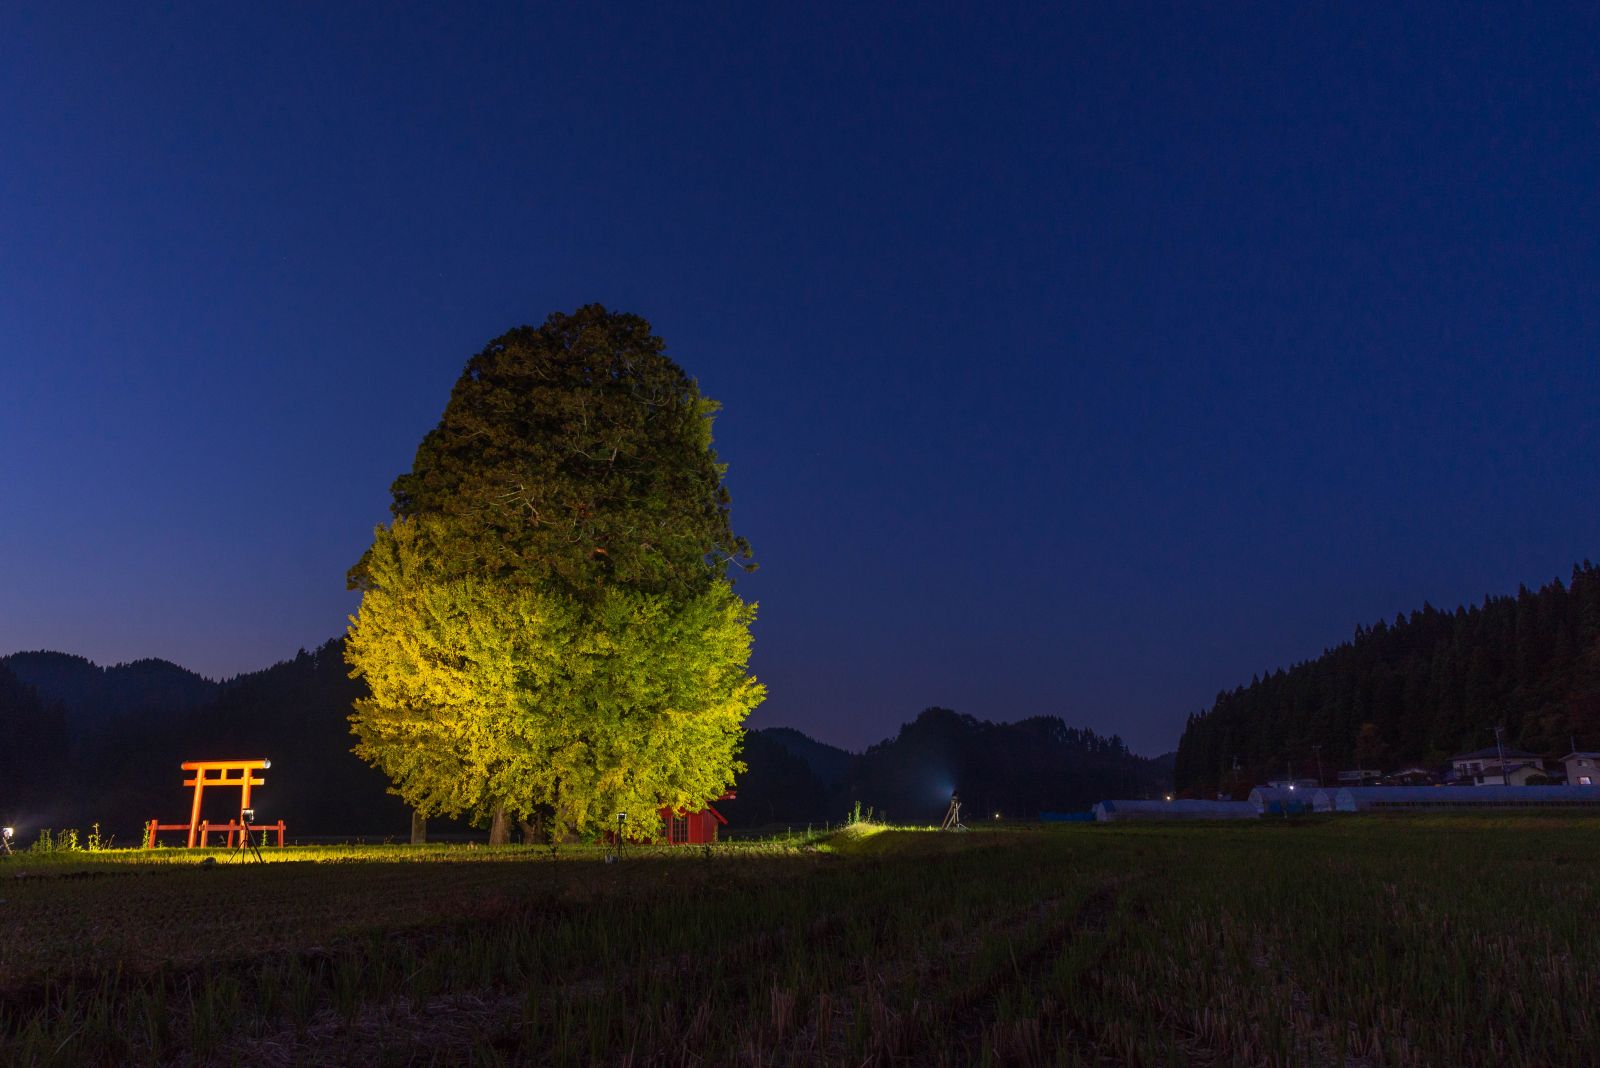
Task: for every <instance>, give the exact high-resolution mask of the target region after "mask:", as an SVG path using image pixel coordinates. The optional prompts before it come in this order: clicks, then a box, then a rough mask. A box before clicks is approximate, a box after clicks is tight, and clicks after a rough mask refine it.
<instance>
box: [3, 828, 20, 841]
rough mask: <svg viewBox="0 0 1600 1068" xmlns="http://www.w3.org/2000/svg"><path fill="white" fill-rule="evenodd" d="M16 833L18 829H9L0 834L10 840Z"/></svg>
mask: <svg viewBox="0 0 1600 1068" xmlns="http://www.w3.org/2000/svg"><path fill="white" fill-rule="evenodd" d="M16 833H17V829H16V828H15V827H7V828H6V829H5V830H4V831H0V834H4V835H5V836H6V837H7V838H10V837H11V836H12V835H14V834H16Z"/></svg>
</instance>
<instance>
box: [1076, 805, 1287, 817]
mask: <svg viewBox="0 0 1600 1068" xmlns="http://www.w3.org/2000/svg"><path fill="white" fill-rule="evenodd" d="M1258 815H1259V813H1257V812H1256V809H1255V806H1254V805H1252V804H1251V803H1250V802H1248V801H1101V802H1100V803H1099V804H1097V805H1095V806H1094V818H1095V819H1097V820H1253V819H1255V818H1256V817H1257V816H1258Z"/></svg>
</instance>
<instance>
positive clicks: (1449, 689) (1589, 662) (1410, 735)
mask: <svg viewBox="0 0 1600 1068" xmlns="http://www.w3.org/2000/svg"><path fill="white" fill-rule="evenodd" d="M1496 726H1502V727H1504V728H1505V744H1506V746H1507V747H1514V748H1518V749H1525V750H1528V751H1531V752H1535V753H1542V754H1545V755H1548V756H1559V755H1561V754H1562V753H1565V752H1566V751H1567V748H1568V746H1569V745H1571V744H1572V741H1573V740H1574V739H1575V740H1576V741H1577V743H1578V745H1579V747H1580V748H1581V747H1585V746H1586V747H1588V748H1591V749H1593V748H1600V568H1596V567H1595V566H1594V565H1592V564H1590V563H1589V562H1588V561H1585V562H1584V563H1583V565H1582V566H1580V567H1576V568H1574V569H1573V572H1572V580H1571V582H1570V583H1566V584H1563V583H1562V582H1561V581H1559V580H1557V581H1555V582H1552V583H1550V584H1549V585H1547V586H1544V587H1542V588H1541V589H1539V590H1538V591H1530V590H1529V589H1527V588H1526V587H1524V588H1522V589H1521V590H1520V591H1519V592H1518V593H1517V595H1516V596H1514V597H1489V598H1486V599H1485V600H1484V602H1483V604H1482V605H1479V606H1475V607H1472V608H1465V607H1463V608H1457V609H1455V610H1454V611H1441V610H1439V609H1436V608H1434V607H1432V606H1431V605H1426V604H1425V605H1424V606H1423V607H1422V609H1421V610H1420V611H1416V612H1412V613H1411V614H1410V615H1409V616H1399V617H1396V619H1395V621H1394V622H1393V623H1384V622H1382V621H1380V622H1378V623H1377V624H1376V625H1374V626H1372V627H1360V628H1357V630H1356V635H1355V638H1354V640H1352V641H1349V642H1345V643H1344V644H1342V645H1340V646H1338V647H1337V648H1334V649H1330V650H1328V651H1327V652H1325V653H1323V655H1322V656H1320V657H1318V658H1317V659H1315V660H1311V661H1308V662H1306V663H1303V664H1298V665H1296V666H1294V667H1292V668H1290V669H1289V670H1287V671H1284V670H1282V669H1279V670H1277V671H1274V672H1272V673H1270V674H1269V675H1267V676H1266V677H1264V678H1262V677H1257V678H1256V679H1254V680H1252V681H1251V683H1250V685H1249V686H1241V687H1239V688H1238V689H1236V690H1233V691H1232V692H1228V693H1222V694H1218V695H1217V700H1216V703H1215V704H1214V705H1213V706H1212V707H1211V709H1210V710H1209V711H1206V712H1203V713H1200V714H1198V715H1195V716H1191V717H1190V718H1189V722H1188V726H1187V727H1186V729H1185V730H1184V733H1183V738H1182V740H1181V741H1180V742H1179V744H1178V757H1177V765H1176V768H1175V777H1176V780H1177V785H1178V787H1179V788H1180V789H1182V790H1185V791H1186V792H1191V793H1196V794H1201V795H1204V794H1208V793H1210V792H1211V791H1212V790H1216V789H1223V790H1231V789H1233V788H1234V787H1235V785H1236V784H1237V785H1240V786H1243V787H1245V788H1247V787H1248V785H1249V784H1250V783H1253V782H1257V781H1260V780H1261V779H1263V778H1265V777H1267V776H1268V775H1281V774H1283V773H1284V771H1285V769H1286V768H1290V767H1292V768H1293V770H1294V772H1295V774H1297V775H1313V774H1314V768H1315V766H1316V764H1315V756H1316V753H1317V751H1316V750H1314V749H1313V747H1314V746H1320V747H1321V750H1320V755H1321V759H1322V765H1323V768H1324V769H1325V771H1326V772H1327V774H1328V775H1329V776H1330V777H1331V776H1332V775H1333V773H1334V771H1335V770H1341V769H1348V768H1354V767H1357V766H1363V767H1367V768H1377V769H1380V770H1385V769H1392V768H1395V767H1397V766H1400V765H1405V764H1413V763H1415V764H1421V765H1424V766H1427V767H1430V768H1434V767H1438V766H1439V765H1441V764H1443V763H1445V762H1447V761H1448V759H1449V757H1450V756H1451V755H1452V754H1454V753H1457V752H1462V751H1465V750H1472V749H1480V748H1484V747H1487V746H1490V745H1493V744H1494V733H1493V728H1495V727H1496ZM1236 759H1237V761H1238V763H1239V767H1240V770H1239V773H1238V774H1237V775H1235V773H1234V771H1233V762H1234V761H1235V760H1236Z"/></svg>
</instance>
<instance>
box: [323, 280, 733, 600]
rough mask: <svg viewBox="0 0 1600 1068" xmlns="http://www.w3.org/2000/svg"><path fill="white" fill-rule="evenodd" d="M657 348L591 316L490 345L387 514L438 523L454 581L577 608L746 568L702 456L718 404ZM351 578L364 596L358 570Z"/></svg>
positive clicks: (363, 571) (650, 337)
mask: <svg viewBox="0 0 1600 1068" xmlns="http://www.w3.org/2000/svg"><path fill="white" fill-rule="evenodd" d="M664 349H665V345H664V343H663V342H662V340H661V339H660V338H659V337H657V336H656V335H654V334H652V333H651V332H650V324H649V323H648V322H646V321H645V320H644V319H641V318H640V317H639V316H636V315H626V314H619V313H615V312H609V311H607V310H606V309H605V308H603V307H601V306H599V305H593V304H592V305H588V306H586V307H583V308H579V309H578V310H577V311H576V312H574V313H572V314H571V315H565V314H560V313H557V314H554V315H551V316H550V317H549V318H548V319H547V320H545V322H544V325H542V326H539V327H526V326H525V327H520V328H518V329H516V330H512V331H511V332H509V333H507V334H505V335H503V336H501V337H499V338H496V339H495V340H494V341H492V342H490V343H489V345H488V347H486V348H485V349H484V350H483V351H482V352H480V353H478V355H476V356H474V357H472V359H471V360H469V361H468V362H467V366H466V370H465V371H463V372H462V375H461V377H460V379H458V380H457V382H456V385H455V389H454V390H453V391H452V393H451V395H450V402H449V404H448V405H447V406H446V407H445V411H444V416H443V417H442V418H441V419H440V421H439V425H438V426H437V427H435V428H434V429H433V430H432V431H430V432H429V433H428V435H427V436H426V437H425V438H423V440H422V444H421V445H420V446H419V447H418V449H417V455H416V459H415V461H414V462H413V464H412V468H411V470H410V472H408V473H407V474H404V475H401V476H400V477H399V478H398V479H396V480H395V483H394V486H393V492H394V504H393V512H394V514H395V515H396V516H397V517H409V516H416V515H438V516H442V517H445V518H447V519H448V521H449V526H450V528H451V536H450V537H449V539H448V541H447V543H446V545H445V547H444V555H443V556H442V557H441V559H440V560H439V561H438V564H439V566H440V568H441V569H442V570H444V571H446V572H448V573H453V574H475V575H478V576H480V577H486V576H494V577H496V578H498V579H501V580H504V581H508V582H511V583H513V584H517V585H527V584H536V585H541V586H543V587H545V588H546V589H553V588H557V587H559V588H563V589H565V590H566V591H568V592H570V593H572V594H573V595H575V596H578V597H580V598H584V599H588V598H590V597H593V596H594V595H595V594H596V593H597V591H598V590H600V589H601V588H602V587H604V586H607V585H611V584H615V583H620V584H622V585H625V586H628V587H630V588H632V589H635V590H639V591H643V592H656V591H659V592H668V591H674V592H680V593H692V592H698V591H700V590H703V589H705V588H706V586H707V585H708V584H709V583H710V582H711V581H713V580H714V579H715V578H717V577H718V576H720V575H721V574H722V573H723V569H724V568H725V567H726V565H727V564H728V563H729V562H730V561H733V562H738V563H740V564H741V565H742V566H746V567H753V566H754V565H753V564H750V563H749V560H750V555H751V554H750V547H749V545H748V544H747V543H746V542H745V541H744V539H742V538H739V537H736V536H735V535H734V533H733V531H732V528H731V527H730V525H729V521H728V503H729V497H728V492H727V489H726V488H725V487H724V486H723V484H722V475H723V472H724V466H723V465H722V464H720V463H719V462H718V461H717V456H716V453H715V452H714V451H713V449H712V446H711V423H712V417H713V416H714V414H715V412H716V411H717V407H718V406H717V404H716V403H715V402H714V401H712V400H709V399H708V398H705V397H702V396H701V395H700V391H699V388H698V387H697V386H696V384H695V382H694V380H693V379H691V378H689V376H688V375H686V374H685V373H684V372H683V370H682V369H681V368H680V367H678V365H677V364H675V363H674V362H673V361H672V360H671V359H669V358H668V357H667V356H666V354H665V351H664ZM350 581H351V586H352V588H361V587H363V586H364V585H365V584H366V582H367V560H366V558H363V560H362V561H361V563H359V564H357V565H356V567H355V568H353V569H352V570H351V574H350Z"/></svg>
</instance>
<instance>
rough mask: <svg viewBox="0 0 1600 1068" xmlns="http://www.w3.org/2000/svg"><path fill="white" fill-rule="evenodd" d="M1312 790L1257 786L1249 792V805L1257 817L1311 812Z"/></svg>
mask: <svg viewBox="0 0 1600 1068" xmlns="http://www.w3.org/2000/svg"><path fill="white" fill-rule="evenodd" d="M1313 795H1314V791H1312V790H1299V789H1296V790H1284V789H1280V788H1279V787H1276V786H1257V787H1256V788H1255V789H1254V790H1251V791H1250V800H1249V801H1248V802H1247V804H1249V805H1251V806H1252V807H1253V808H1254V809H1255V810H1256V813H1257V814H1258V815H1262V816H1293V815H1297V814H1299V813H1301V812H1310V811H1311V799H1312V797H1313Z"/></svg>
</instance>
